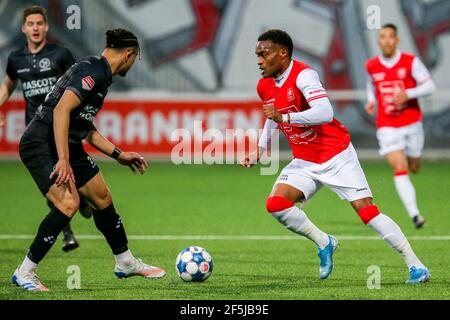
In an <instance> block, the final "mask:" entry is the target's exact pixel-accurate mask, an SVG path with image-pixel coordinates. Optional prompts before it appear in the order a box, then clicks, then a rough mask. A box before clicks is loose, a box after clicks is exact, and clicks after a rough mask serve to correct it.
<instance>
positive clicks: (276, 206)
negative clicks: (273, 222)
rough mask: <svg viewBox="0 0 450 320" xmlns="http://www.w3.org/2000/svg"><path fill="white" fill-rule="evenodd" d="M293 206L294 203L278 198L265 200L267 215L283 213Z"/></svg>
mask: <svg viewBox="0 0 450 320" xmlns="http://www.w3.org/2000/svg"><path fill="white" fill-rule="evenodd" d="M294 205H295V203H294V202H292V201H290V200H288V199H286V198H283V197H278V196H274V197H269V198H267V200H266V210H267V212H269V213H275V212H279V211H283V210H286V209H288V208H291V207H293V206H294Z"/></svg>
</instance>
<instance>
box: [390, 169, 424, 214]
mask: <svg viewBox="0 0 450 320" xmlns="http://www.w3.org/2000/svg"><path fill="white" fill-rule="evenodd" d="M394 183H395V188H396V189H397V193H398V195H399V196H400V199H401V200H402V202H403V205H404V206H405V208H406V210H407V211H408V214H409V216H410V217H411V219H412V218H414V217H415V216H417V215H418V214H419V208H417V201H416V190H415V189H414V186H413V184H412V182H411V180H410V179H409V175H408V174H402V175H396V176H394Z"/></svg>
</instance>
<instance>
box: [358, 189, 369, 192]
mask: <svg viewBox="0 0 450 320" xmlns="http://www.w3.org/2000/svg"><path fill="white" fill-rule="evenodd" d="M364 190H367V188H361V189H356V192H360V191H364Z"/></svg>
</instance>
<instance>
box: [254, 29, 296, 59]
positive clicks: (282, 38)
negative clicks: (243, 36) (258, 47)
mask: <svg viewBox="0 0 450 320" xmlns="http://www.w3.org/2000/svg"><path fill="white" fill-rule="evenodd" d="M265 40H270V41H272V42H273V43H275V44H279V45H282V46H283V47H286V48H287V49H288V52H289V57H292V51H293V50H294V44H293V42H292V38H291V36H290V35H289V34H288V33H287V32H286V31H283V30H279V29H270V30H267V31H265V32H263V33H262V34H260V35H259V37H258V41H265Z"/></svg>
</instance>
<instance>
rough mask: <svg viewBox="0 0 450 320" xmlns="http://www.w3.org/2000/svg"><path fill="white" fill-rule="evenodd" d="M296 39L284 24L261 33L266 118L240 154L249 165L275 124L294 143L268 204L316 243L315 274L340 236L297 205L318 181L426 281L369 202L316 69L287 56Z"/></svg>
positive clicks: (324, 269)
mask: <svg viewBox="0 0 450 320" xmlns="http://www.w3.org/2000/svg"><path fill="white" fill-rule="evenodd" d="M292 49H293V43H292V39H291V38H290V36H289V35H288V34H287V33H286V32H284V31H281V30H276V29H274V30H268V31H266V32H264V33H263V34H261V35H260V36H259V38H258V42H257V45H256V55H257V58H258V65H259V68H260V69H261V70H262V76H263V78H262V79H260V80H259V82H258V94H259V96H260V97H261V100H262V101H263V110H264V115H265V116H266V117H267V120H266V123H265V125H264V130H263V133H262V135H261V137H260V142H259V150H258V151H255V152H254V153H253V154H250V155H248V156H247V157H245V158H244V159H242V161H241V164H242V165H243V166H244V167H251V166H252V165H253V164H254V163H255V162H256V161H257V160H259V156H260V155H261V154H262V152H264V150H265V149H267V148H268V147H269V146H270V139H271V135H272V132H273V129H275V128H277V127H278V128H279V129H280V130H281V131H282V132H283V134H284V135H285V137H286V139H287V140H288V142H289V145H290V147H291V148H292V151H293V155H294V159H293V160H292V161H291V162H290V163H289V164H288V165H287V166H286V167H285V168H284V169H283V170H282V172H281V174H280V176H279V177H278V179H277V181H276V182H275V185H274V187H273V189H272V192H271V194H270V196H269V197H268V198H267V202H266V208H267V211H268V212H269V213H271V214H272V216H273V217H274V218H276V219H277V220H278V221H279V222H281V223H282V224H283V225H284V226H286V228H288V229H289V230H291V231H293V232H295V233H297V234H300V235H302V236H305V237H307V238H308V239H310V240H312V241H313V242H314V243H316V245H317V246H318V256H319V258H320V269H319V271H320V278H321V279H326V278H327V277H328V276H329V275H330V273H331V271H332V269H333V252H334V251H335V250H336V248H337V245H338V241H337V239H336V238H335V237H333V236H331V235H329V234H326V233H325V232H323V231H322V230H320V229H319V228H318V227H317V226H315V225H314V224H313V223H312V222H311V221H310V220H309V219H308V217H307V216H306V214H305V212H304V211H303V210H301V209H300V208H298V207H297V206H296V205H295V204H296V203H297V202H302V203H304V202H306V201H307V200H309V199H311V198H312V196H313V195H314V194H315V193H316V192H317V191H318V190H319V189H320V188H321V186H322V185H325V186H326V187H328V188H330V189H331V190H333V191H334V192H335V193H336V194H337V195H338V196H339V197H340V198H341V199H345V200H347V201H349V202H350V204H351V205H352V207H353V208H354V209H355V211H356V212H357V213H358V215H359V216H360V218H361V219H362V221H363V222H364V223H365V224H367V225H368V226H369V227H371V228H372V229H374V230H375V231H376V232H377V233H378V234H379V235H380V236H381V237H382V238H383V239H384V240H385V241H386V242H387V243H388V244H389V245H390V246H391V247H393V248H394V249H395V250H396V251H397V252H399V253H400V255H401V256H402V257H403V259H404V261H405V263H406V264H407V266H408V268H409V279H408V280H407V282H408V283H418V282H424V281H427V280H428V279H429V277H430V274H429V271H428V269H427V268H426V267H425V266H424V265H423V264H422V262H421V261H420V260H419V258H418V257H417V256H416V255H415V253H414V252H413V250H412V248H411V246H410V244H409V242H408V240H407V239H406V237H405V235H404V234H403V233H402V231H401V230H400V227H399V226H398V225H397V224H396V223H395V222H394V221H393V220H392V219H390V218H389V217H388V216H386V215H384V214H383V213H381V212H380V211H379V210H378V208H377V207H376V206H375V205H374V204H373V203H372V193H371V191H370V188H369V185H368V184H367V181H366V178H365V176H364V172H363V170H362V168H361V166H360V164H359V161H358V157H357V155H356V152H355V149H354V148H353V146H352V144H351V142H350V136H349V134H348V132H347V129H346V128H345V127H344V126H343V125H342V124H341V123H339V122H338V121H337V120H336V119H334V117H333V108H332V106H331V104H330V101H329V100H328V97H327V94H326V92H325V90H324V88H323V87H322V84H321V83H320V79H319V76H318V74H317V72H316V71H314V70H312V69H311V68H310V67H309V66H308V65H306V64H304V63H302V62H300V61H297V60H292Z"/></svg>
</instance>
